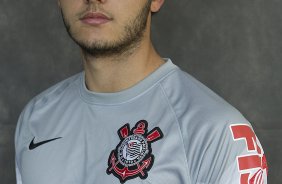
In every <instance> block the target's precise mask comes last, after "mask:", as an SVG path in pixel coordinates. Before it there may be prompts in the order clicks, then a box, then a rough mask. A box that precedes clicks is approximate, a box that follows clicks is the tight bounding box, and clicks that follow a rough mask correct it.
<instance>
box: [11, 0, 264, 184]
mask: <svg viewBox="0 0 282 184" xmlns="http://www.w3.org/2000/svg"><path fill="white" fill-rule="evenodd" d="M58 3H59V7H60V8H61V11H62V15H63V19H64V22H65V25H66V28H67V31H68V33H69V35H70V36H71V38H72V39H73V40H74V41H75V42H76V43H77V44H78V45H79V46H80V48H81V51H82V56H83V64H84V71H83V72H81V73H79V74H77V75H75V76H73V77H71V78H68V79H66V80H64V81H62V82H60V83H58V84H57V85H55V86H53V87H51V88H49V89H48V90H46V91H44V92H43V93H41V94H40V95H38V96H36V97H35V98H34V99H33V100H31V102H30V103H29V104H28V105H27V106H26V107H25V109H24V111H23V112H22V114H21V116H20V118H19V122H18V126H17V130H16V134H15V148H16V172H17V183H18V184H114V183H116V184H117V183H127V184H141V183H142V184H262V183H264V184H266V183H267V176H266V175H267V165H266V159H265V156H264V152H263V150H262V148H261V145H260V143H259V140H258V139H257V137H256V136H255V134H254V132H253V129H252V128H251V125H250V124H249V123H248V121H247V120H246V119H245V118H244V117H243V116H242V115H241V114H240V113H239V112H238V111H237V110H236V109H235V108H233V107H232V106H230V105H229V104H228V103H226V102H225V101H224V100H223V99H221V98H220V97H218V96H217V95H216V94H214V93H213V92H212V91H211V90H209V89H208V88H207V87H205V86H204V85H203V84H201V83H200V82H198V81H197V80H195V79H194V78H193V77H191V76H190V75H189V74H187V73H185V72H183V71H181V70H180V69H179V68H178V67H177V66H175V65H174V64H173V63H172V61H171V60H170V59H163V58H161V57H160V56H159V55H158V53H157V52H156V51H155V49H154V47H153V45H152V42H151V39H150V27H151V16H152V13H154V12H157V11H159V9H160V8H161V6H162V4H163V3H164V0H121V1H118V0H58Z"/></svg>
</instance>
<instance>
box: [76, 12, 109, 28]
mask: <svg viewBox="0 0 282 184" xmlns="http://www.w3.org/2000/svg"><path fill="white" fill-rule="evenodd" d="M80 20H81V21H82V22H83V23H84V24H88V25H91V26H99V25H102V24H106V23H107V22H110V21H111V20H112V18H110V17H108V16H107V15H105V14H103V13H100V12H89V13H86V14H85V15H83V17H81V18H80Z"/></svg>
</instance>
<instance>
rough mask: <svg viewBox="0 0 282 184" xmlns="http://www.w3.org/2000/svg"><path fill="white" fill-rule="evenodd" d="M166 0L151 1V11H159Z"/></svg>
mask: <svg viewBox="0 0 282 184" xmlns="http://www.w3.org/2000/svg"><path fill="white" fill-rule="evenodd" d="M164 1H165V0H152V3H151V12H158V11H159V10H160V8H161V7H162V5H163V4H164Z"/></svg>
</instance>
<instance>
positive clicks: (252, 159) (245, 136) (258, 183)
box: [230, 125, 267, 184]
mask: <svg viewBox="0 0 282 184" xmlns="http://www.w3.org/2000/svg"><path fill="white" fill-rule="evenodd" d="M230 128H231V132H232V135H233V138H234V140H235V141H238V140H244V141H245V142H246V147H247V151H248V152H250V154H249V155H244V156H239V157H238V160H237V162H238V168H239V171H240V172H241V178H240V184H263V182H264V181H263V172H264V170H265V171H266V174H267V163H266V157H265V155H264V154H263V153H262V148H261V147H260V146H259V144H258V141H257V137H256V135H255V133H254V131H253V130H252V129H251V127H250V126H248V125H231V126H230ZM254 169H257V171H256V173H255V174H253V175H252V176H251V178H250V175H251V172H250V170H254ZM248 171H249V172H248ZM242 172H243V173H242ZM246 172H247V173H246ZM252 173H253V172H252Z"/></svg>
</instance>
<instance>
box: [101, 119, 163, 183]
mask: <svg viewBox="0 0 282 184" xmlns="http://www.w3.org/2000/svg"><path fill="white" fill-rule="evenodd" d="M147 128H148V122H147V121H146V120H140V121H138V122H137V123H136V125H135V127H133V128H132V129H131V130H130V127H129V124H128V123H127V124H125V125H124V126H123V127H121V128H120V129H119V130H118V135H119V137H120V143H119V144H118V145H117V147H116V149H115V150H113V151H112V152H111V154H110V156H109V161H108V166H109V167H108V169H107V174H109V175H110V174H113V175H114V176H116V177H117V178H118V179H119V180H120V182H121V183H124V182H126V181H127V180H129V179H133V178H136V177H138V176H139V177H140V178H141V179H145V178H147V177H148V171H149V170H150V169H151V168H152V166H153V163H154V155H153V154H152V148H151V143H153V142H155V141H157V140H159V139H161V138H162V137H163V133H162V131H161V129H160V128H159V127H156V128H154V129H152V130H151V131H150V132H148V130H147Z"/></svg>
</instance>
